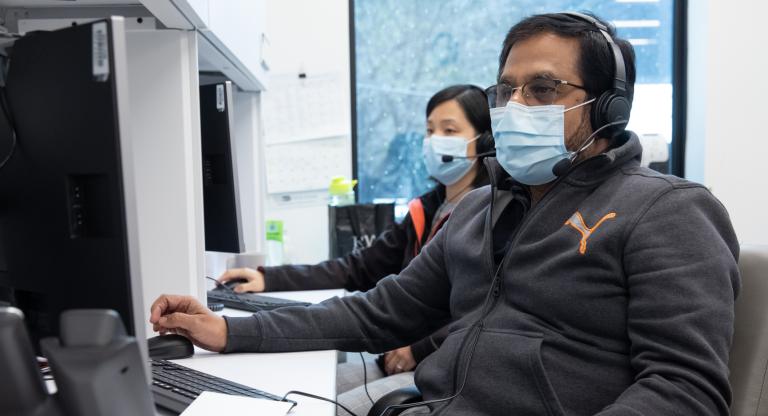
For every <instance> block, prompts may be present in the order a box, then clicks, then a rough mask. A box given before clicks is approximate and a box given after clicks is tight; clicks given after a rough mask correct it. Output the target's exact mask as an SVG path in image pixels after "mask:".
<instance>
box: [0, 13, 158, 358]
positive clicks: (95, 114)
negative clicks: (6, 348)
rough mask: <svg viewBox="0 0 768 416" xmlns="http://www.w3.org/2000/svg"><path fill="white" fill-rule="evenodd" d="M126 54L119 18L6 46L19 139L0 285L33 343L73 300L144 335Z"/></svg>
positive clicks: (4, 185) (2, 186)
mask: <svg viewBox="0 0 768 416" xmlns="http://www.w3.org/2000/svg"><path fill="white" fill-rule="evenodd" d="M125 56H126V52H125V29H124V26H123V20H122V19H121V18H110V19H108V20H103V21H98V22H93V23H89V24H83V25H78V26H74V27H69V28H66V29H62V30H57V31H51V32H34V33H31V34H29V35H27V36H25V37H23V38H21V39H19V40H17V41H16V43H15V44H14V46H13V49H12V50H11V51H10V58H11V59H10V64H9V69H8V75H7V81H6V97H7V103H8V107H9V108H8V110H9V112H10V115H11V120H13V124H14V127H15V131H16V134H17V139H18V140H17V147H16V150H15V153H14V155H13V157H12V158H11V159H10V160H9V161H8V163H7V164H6V165H5V166H4V167H3V168H2V169H0V249H2V250H3V251H4V252H3V253H2V254H0V258H3V259H4V263H5V264H4V269H5V270H2V271H0V287H4V288H5V290H10V291H11V293H12V303H14V304H15V306H17V307H19V308H20V309H21V310H22V311H23V312H24V314H25V320H26V322H27V325H28V328H29V331H30V335H31V336H32V338H33V341H34V343H35V344H36V345H37V340H39V339H40V338H41V337H45V336H49V335H58V322H59V314H60V312H61V311H63V310H66V309H72V308H108V309H114V310H116V311H117V312H118V313H119V314H120V316H121V317H122V319H123V321H124V324H125V327H126V329H127V330H128V332H129V333H131V334H132V335H135V336H136V337H137V338H139V339H144V338H145V335H144V323H143V320H144V319H143V309H144V307H143V303H142V292H141V283H140V280H139V275H138V273H139V263H138V259H137V256H136V253H138V251H137V248H138V247H137V241H138V240H137V235H136V232H135V230H136V222H137V212H136V209H135V198H134V195H135V191H134V183H133V179H132V176H131V175H129V174H126V173H125V172H124V169H123V167H124V166H134V164H133V162H132V159H131V157H132V156H131V150H130V142H129V140H128V134H127V131H128V128H129V126H128V121H127V113H126V111H127V100H126V98H127V92H128V85H127V78H126V76H127V74H126V73H125V68H126V58H125ZM141 344H143V343H140V345H141ZM142 350H144V348H142Z"/></svg>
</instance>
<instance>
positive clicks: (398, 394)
mask: <svg viewBox="0 0 768 416" xmlns="http://www.w3.org/2000/svg"><path fill="white" fill-rule="evenodd" d="M419 401H421V392H420V391H419V389H417V388H416V386H408V387H401V388H399V389H397V390H394V391H391V392H389V393H387V394H385V395H383V396H381V397H380V398H379V400H376V403H375V404H374V405H373V407H371V410H370V411H369V412H368V416H383V413H384V410H385V409H386V408H387V407H389V406H393V405H397V404H409V403H416V402H419ZM406 410H407V409H393V410H390V411H389V413H387V416H397V415H399V414H400V413H403V412H404V411H406Z"/></svg>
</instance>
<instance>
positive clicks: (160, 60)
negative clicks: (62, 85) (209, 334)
mask: <svg viewBox="0 0 768 416" xmlns="http://www.w3.org/2000/svg"><path fill="white" fill-rule="evenodd" d="M127 36H128V69H129V84H130V102H131V106H130V111H131V116H130V117H131V123H130V127H131V129H132V131H131V138H132V149H133V153H134V160H135V164H134V166H133V167H132V168H133V173H134V177H135V180H136V186H135V188H136V204H137V206H138V213H139V221H138V222H139V239H140V256H141V275H142V284H143V290H144V303H145V305H146V308H148V307H149V305H151V303H152V302H153V301H154V299H155V298H156V297H157V296H159V295H161V294H163V293H175V294H187V295H193V296H197V297H198V298H199V299H204V298H203V296H204V294H205V291H204V287H205V286H204V285H203V284H202V281H201V279H202V276H203V245H204V243H203V229H204V228H203V202H202V161H201V156H200V146H201V145H200V114H199V113H200V110H199V98H198V94H199V92H198V83H197V55H196V37H195V34H194V33H193V32H182V31H175V30H173V31H170V30H169V31H137V32H130V33H128V35H127ZM148 318H149V311H148V310H147V311H145V316H144V317H143V319H145V322H147V321H148Z"/></svg>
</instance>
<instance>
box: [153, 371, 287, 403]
mask: <svg viewBox="0 0 768 416" xmlns="http://www.w3.org/2000/svg"><path fill="white" fill-rule="evenodd" d="M150 364H151V366H152V387H151V389H152V395H153V396H154V398H155V405H157V406H160V407H164V408H166V409H168V410H170V411H173V412H176V413H181V412H183V411H184V409H186V408H187V406H189V405H190V404H191V403H192V401H193V400H195V399H196V398H197V396H199V395H200V393H202V392H204V391H214V392H217V393H224V394H232V395H236V396H248V397H256V398H259V399H269V400H276V401H284V402H288V403H293V406H296V402H295V401H293V400H283V398H282V397H280V396H275V395H274V394H270V393H267V392H265V391H261V390H257V389H254V388H250V387H248V386H244V385H242V384H238V383H235V382H232V381H229V380H225V379H223V378H218V377H214V376H212V375H210V374H206V373H203V372H200V371H196V370H193V369H191V368H189V367H184V366H183V365H179V364H176V363H172V362H170V361H165V360H151V361H150Z"/></svg>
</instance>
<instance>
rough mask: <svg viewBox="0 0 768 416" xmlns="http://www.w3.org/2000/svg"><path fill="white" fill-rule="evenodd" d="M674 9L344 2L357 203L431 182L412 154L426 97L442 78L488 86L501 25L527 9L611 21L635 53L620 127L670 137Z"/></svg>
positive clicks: (503, 0) (499, 1)
mask: <svg viewBox="0 0 768 416" xmlns="http://www.w3.org/2000/svg"><path fill="white" fill-rule="evenodd" d="M678 3H679V0H678ZM675 7H676V4H675V1H674V0H593V1H586V0H583V1H574V0H570V1H566V0H562V1H541V0H484V1H482V2H477V1H470V0H419V1H412V0H392V1H381V0H352V3H351V10H350V20H351V23H352V24H351V36H352V39H353V44H352V45H353V48H352V62H353V64H352V66H353V68H352V77H353V95H354V97H353V98H354V99H353V111H354V113H355V114H354V123H355V125H354V126H353V135H354V145H353V149H354V155H353V158H354V161H353V166H354V168H355V175H356V177H357V178H358V179H359V185H358V195H359V201H360V202H372V201H379V200H392V199H396V200H401V201H402V200H407V199H410V198H413V197H415V196H417V195H420V194H422V193H424V192H426V191H428V190H429V189H430V188H431V187H433V186H434V183H432V182H431V181H430V180H429V179H428V178H427V176H428V175H427V171H426V168H425V167H424V163H423V161H422V156H421V142H422V140H423V138H424V130H425V118H426V117H425V114H424V112H425V108H426V104H427V101H428V100H429V98H430V97H431V96H432V95H433V94H434V93H435V92H437V91H438V90H440V89H442V88H444V87H446V86H449V85H452V84H467V83H469V84H475V85H477V86H479V87H481V88H485V87H487V86H489V85H491V84H494V83H495V80H496V71H497V69H498V67H497V62H498V57H499V53H500V51H501V44H502V41H503V40H504V36H505V35H506V33H507V31H508V30H509V29H510V27H512V25H514V24H515V23H516V22H517V21H519V20H520V19H522V18H523V17H526V16H529V15H532V14H537V13H547V12H557V11H563V10H589V11H591V12H593V13H594V14H596V15H597V16H599V17H601V18H603V19H605V20H608V21H610V22H611V23H613V24H614V25H615V26H616V29H617V31H618V33H619V35H620V36H621V37H622V38H624V39H628V40H629V41H630V42H631V43H632V44H633V46H634V48H635V53H636V55H637V82H636V85H635V97H634V105H633V110H632V116H631V120H630V124H629V126H628V128H629V129H630V130H633V131H635V132H636V133H638V134H640V135H648V136H650V135H660V136H662V137H663V138H664V139H666V141H667V143H671V142H672V137H673V135H672V134H673V66H674V65H673V49H674V41H675V39H674V37H673V34H674V30H675V28H674V24H675V19H674V17H675V15H676V13H678V14H679V13H681V12H680V10H675ZM683 12H684V9H683ZM676 125H677V124H676ZM681 125H682V124H681ZM672 148H673V149H674V148H675V146H674V145H673V146H672ZM671 156H672V157H670V160H672V159H673V157H674V156H675V155H671ZM662 169H664V168H662ZM674 173H677V174H681V172H674Z"/></svg>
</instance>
